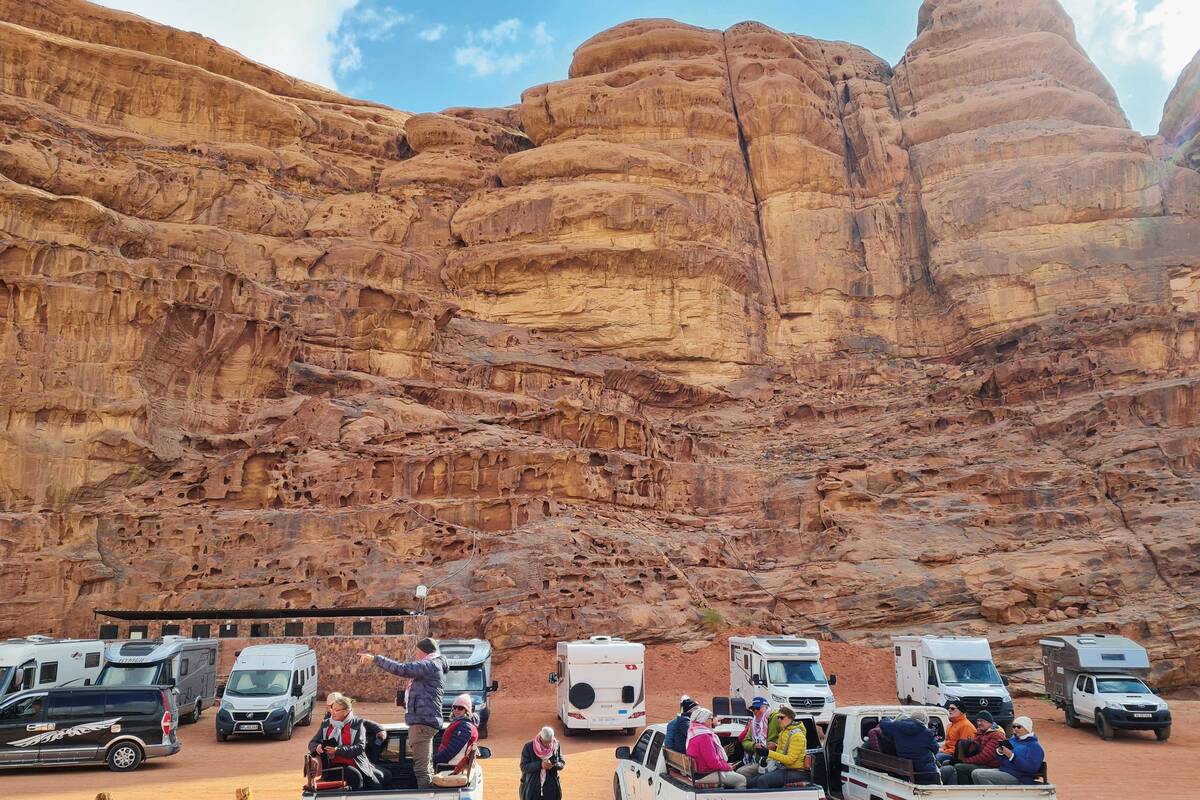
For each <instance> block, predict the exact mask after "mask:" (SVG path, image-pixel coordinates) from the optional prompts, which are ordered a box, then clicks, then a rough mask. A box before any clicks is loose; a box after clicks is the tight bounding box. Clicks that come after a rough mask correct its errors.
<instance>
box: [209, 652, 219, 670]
mask: <svg viewBox="0 0 1200 800" xmlns="http://www.w3.org/2000/svg"><path fill="white" fill-rule="evenodd" d="M208 665H209V666H210V667H215V666H216V665H217V651H216V650H209V651H208Z"/></svg>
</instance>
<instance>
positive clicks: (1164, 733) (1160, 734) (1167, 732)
mask: <svg viewBox="0 0 1200 800" xmlns="http://www.w3.org/2000/svg"><path fill="white" fill-rule="evenodd" d="M1154 738H1155V739H1158V740H1159V741H1160V742H1165V741H1166V740H1167V739H1170V738H1171V726H1170V725H1168V726H1166V727H1165V728H1158V729H1157V730H1155V731H1154Z"/></svg>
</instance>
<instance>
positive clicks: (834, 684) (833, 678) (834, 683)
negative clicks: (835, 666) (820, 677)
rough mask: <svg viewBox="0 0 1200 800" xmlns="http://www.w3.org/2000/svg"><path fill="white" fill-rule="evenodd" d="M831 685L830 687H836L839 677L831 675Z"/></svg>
mask: <svg viewBox="0 0 1200 800" xmlns="http://www.w3.org/2000/svg"><path fill="white" fill-rule="evenodd" d="M829 685H830V686H836V685H837V675H830V676H829Z"/></svg>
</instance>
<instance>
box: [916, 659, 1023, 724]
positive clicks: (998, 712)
mask: <svg viewBox="0 0 1200 800" xmlns="http://www.w3.org/2000/svg"><path fill="white" fill-rule="evenodd" d="M892 650H893V654H894V657H895V661H896V695H897V696H898V697H899V699H900V700H901V702H903V703H905V704H913V703H916V704H917V705H930V706H942V707H943V708H944V707H945V706H946V704H947V703H955V704H957V705H958V707H959V708H961V709H962V710H963V712H964V713H966V714H967V718H968V719H974V718H975V715H976V714H978V713H979V712H980V711H987V712H989V713H990V714H991V715H992V717H993V718H994V719H995V720H996V724H997V725H1000V726H1002V727H1003V728H1004V729H1005V730H1006V731H1007V730H1009V729H1010V728H1011V727H1012V721H1013V702H1012V695H1010V694H1009V693H1008V689H1007V688H1005V687H1007V686H1008V678H1005V677H1004V676H1002V675H1001V674H1000V673H999V671H997V669H996V665H995V664H994V663H993V662H992V648H991V647H990V646H989V645H988V640H987V639H984V638H983V637H981V636H893V637H892Z"/></svg>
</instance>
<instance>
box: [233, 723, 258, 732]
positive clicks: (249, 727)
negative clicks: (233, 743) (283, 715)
mask: <svg viewBox="0 0 1200 800" xmlns="http://www.w3.org/2000/svg"><path fill="white" fill-rule="evenodd" d="M237 729H238V730H239V731H259V730H262V726H261V725H259V724H258V723H257V722H239V723H238V724H237Z"/></svg>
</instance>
